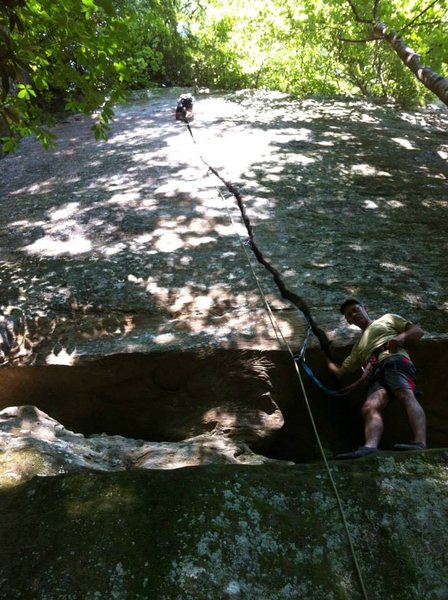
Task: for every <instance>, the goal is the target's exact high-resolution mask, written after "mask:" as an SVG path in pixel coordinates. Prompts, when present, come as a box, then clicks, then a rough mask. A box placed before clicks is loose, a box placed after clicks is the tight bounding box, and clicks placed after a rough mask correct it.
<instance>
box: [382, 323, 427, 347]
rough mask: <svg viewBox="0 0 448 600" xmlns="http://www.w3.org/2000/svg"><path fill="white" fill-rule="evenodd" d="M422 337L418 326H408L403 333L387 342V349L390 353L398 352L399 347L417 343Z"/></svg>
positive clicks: (421, 331)
mask: <svg viewBox="0 0 448 600" xmlns="http://www.w3.org/2000/svg"><path fill="white" fill-rule="evenodd" d="M422 335H423V330H422V329H420V327H419V326H418V325H411V324H409V325H408V326H407V327H406V329H405V330H404V331H403V333H399V334H398V335H396V336H395V337H393V338H392V339H391V340H389V341H388V342H387V349H388V350H389V352H392V353H395V352H398V348H399V346H405V345H406V344H409V343H412V342H418V340H419V339H420V338H421V337H422Z"/></svg>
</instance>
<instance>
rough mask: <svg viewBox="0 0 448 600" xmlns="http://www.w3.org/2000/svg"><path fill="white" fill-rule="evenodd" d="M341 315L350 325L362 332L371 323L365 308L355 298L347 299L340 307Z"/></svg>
mask: <svg viewBox="0 0 448 600" xmlns="http://www.w3.org/2000/svg"><path fill="white" fill-rule="evenodd" d="M340 310H341V313H342V314H343V315H344V317H345V318H346V320H347V323H349V324H350V325H356V326H357V327H359V328H360V329H362V330H364V329H366V327H368V326H369V325H370V323H371V319H370V317H369V315H368V313H367V308H366V307H365V306H364V305H363V304H361V302H360V301H359V300H357V299H356V298H347V300H344V302H343V303H342V304H341V306H340Z"/></svg>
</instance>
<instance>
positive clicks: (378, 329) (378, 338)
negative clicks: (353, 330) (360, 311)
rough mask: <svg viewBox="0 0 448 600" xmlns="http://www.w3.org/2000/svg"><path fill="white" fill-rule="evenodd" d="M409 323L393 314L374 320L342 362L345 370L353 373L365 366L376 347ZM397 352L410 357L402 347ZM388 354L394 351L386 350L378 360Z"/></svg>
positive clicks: (400, 331)
mask: <svg viewBox="0 0 448 600" xmlns="http://www.w3.org/2000/svg"><path fill="white" fill-rule="evenodd" d="M407 325H410V323H409V321H406V319H403V317H400V316H399V315H392V314H387V315H383V316H382V317H380V318H379V319H376V320H375V321H372V322H371V323H370V325H369V326H368V327H367V329H365V330H364V331H363V333H362V335H361V337H360V338H359V340H358V341H357V342H356V343H355V345H354V346H353V349H352V351H351V353H350V355H349V356H347V358H346V359H345V360H344V362H343V363H342V368H343V369H344V371H346V372H347V373H352V372H353V371H356V370H357V369H359V368H361V366H365V365H366V364H367V363H368V362H369V358H370V357H371V356H372V353H373V351H374V350H375V349H376V348H379V347H380V346H382V345H383V344H385V343H386V342H388V341H389V340H391V339H392V338H394V337H395V336H396V335H398V334H399V333H402V332H403V331H404V330H405V329H406V326H407ZM396 354H403V355H404V356H407V357H408V358H409V354H408V353H407V352H406V350H405V349H404V348H401V347H400V348H398V351H397V353H396ZM388 356H393V353H392V352H389V350H384V351H383V352H381V353H380V355H379V356H378V360H379V361H380V362H381V361H383V360H384V359H385V358H387V357H388Z"/></svg>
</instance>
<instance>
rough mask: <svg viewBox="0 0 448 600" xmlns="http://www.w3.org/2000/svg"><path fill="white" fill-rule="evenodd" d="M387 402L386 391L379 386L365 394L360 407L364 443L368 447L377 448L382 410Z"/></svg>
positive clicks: (380, 434)
mask: <svg viewBox="0 0 448 600" xmlns="http://www.w3.org/2000/svg"><path fill="white" fill-rule="evenodd" d="M388 402H389V398H388V396H387V392H386V390H385V389H384V388H380V389H378V390H376V391H375V392H373V393H371V394H370V395H369V396H367V399H366V401H365V402H364V404H363V407H362V416H363V419H364V434H365V439H366V442H365V445H366V446H368V447H369V448H378V444H379V443H380V440H381V436H382V435H383V430H384V423H383V416H382V414H381V413H382V412H383V410H384V409H385V408H386V406H387V404H388Z"/></svg>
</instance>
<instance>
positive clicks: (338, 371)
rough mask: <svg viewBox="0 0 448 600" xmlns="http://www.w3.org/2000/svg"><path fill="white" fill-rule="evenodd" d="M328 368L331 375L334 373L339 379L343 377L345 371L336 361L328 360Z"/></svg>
mask: <svg viewBox="0 0 448 600" xmlns="http://www.w3.org/2000/svg"><path fill="white" fill-rule="evenodd" d="M328 369H329V371H330V372H331V373H333V375H336V377H337V378H338V379H341V377H343V376H344V375H345V372H346V371H345V369H344V367H341V366H340V365H337V364H336V363H334V362H331V361H329V362H328Z"/></svg>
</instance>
